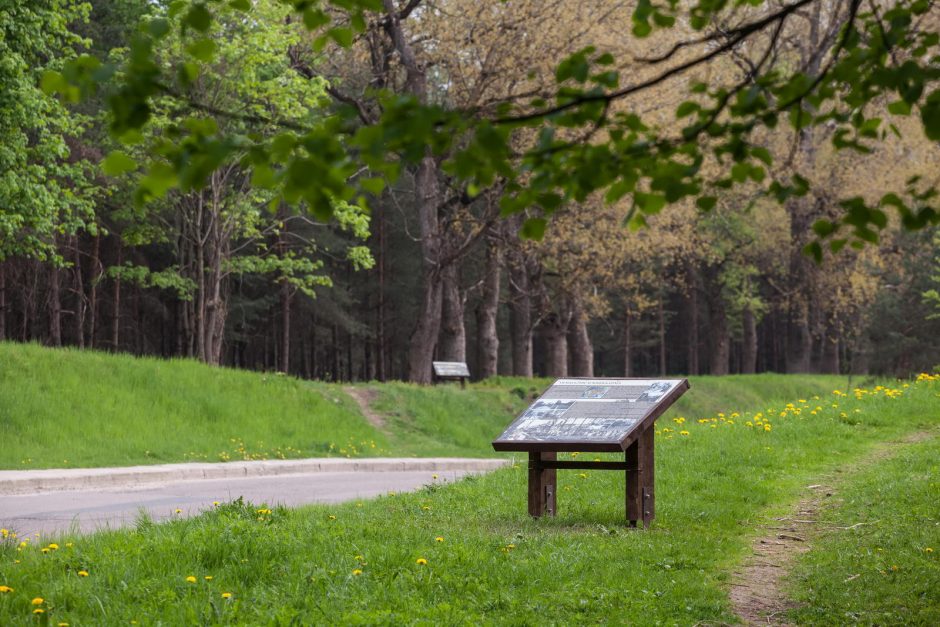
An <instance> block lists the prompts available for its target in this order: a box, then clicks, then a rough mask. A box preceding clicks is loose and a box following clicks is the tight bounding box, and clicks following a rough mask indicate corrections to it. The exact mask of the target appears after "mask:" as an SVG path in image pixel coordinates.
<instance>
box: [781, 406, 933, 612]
mask: <svg viewBox="0 0 940 627" xmlns="http://www.w3.org/2000/svg"><path fill="white" fill-rule="evenodd" d="M935 411H936V409H935ZM818 522H819V525H821V528H822V529H824V530H825V529H827V530H828V531H826V532H825V533H824V535H823V536H822V537H820V538H819V539H817V541H816V542H814V544H813V548H812V550H810V552H809V553H807V554H806V555H805V556H804V557H803V558H802V559H801V560H800V562H799V564H798V566H797V568H796V569H795V571H794V573H793V576H792V579H791V581H792V584H793V587H792V590H791V593H792V596H793V598H794V599H795V600H796V601H797V602H799V603H800V605H801V607H800V608H799V609H798V610H795V611H793V612H791V613H790V614H789V616H788V618H789V620H791V621H792V622H793V623H795V624H799V625H831V624H833V623H843V624H857V625H940V432H936V431H935V432H934V433H933V437H932V438H931V439H930V440H928V441H925V442H921V443H918V444H912V445H909V446H906V447H904V448H903V449H900V450H899V451H898V453H897V455H895V456H894V457H892V458H890V459H888V460H885V461H883V462H880V463H878V464H876V465H872V466H870V467H868V468H866V469H865V470H864V471H862V472H860V473H859V474H858V475H856V476H853V477H850V478H849V479H848V480H847V481H846V482H845V483H844V484H843V485H841V486H840V487H839V489H838V493H837V499H836V501H835V502H834V503H833V504H832V505H831V506H830V507H827V508H826V509H824V510H823V512H822V516H821V517H820V520H819V521H818Z"/></svg>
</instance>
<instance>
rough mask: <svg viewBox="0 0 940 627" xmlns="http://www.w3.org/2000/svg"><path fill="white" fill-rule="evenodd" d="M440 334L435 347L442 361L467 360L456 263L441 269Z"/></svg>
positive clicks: (461, 296) (465, 336)
mask: <svg viewBox="0 0 940 627" xmlns="http://www.w3.org/2000/svg"><path fill="white" fill-rule="evenodd" d="M441 279H442V281H441V335H440V338H439V343H438V347H437V354H438V357H439V358H440V359H441V360H443V361H461V362H466V361H467V328H466V325H465V322H464V308H465V307H464V297H463V294H462V293H461V290H460V272H459V269H458V267H457V265H456V264H453V263H451V264H448V265H447V266H445V267H444V269H443V270H442V271H441Z"/></svg>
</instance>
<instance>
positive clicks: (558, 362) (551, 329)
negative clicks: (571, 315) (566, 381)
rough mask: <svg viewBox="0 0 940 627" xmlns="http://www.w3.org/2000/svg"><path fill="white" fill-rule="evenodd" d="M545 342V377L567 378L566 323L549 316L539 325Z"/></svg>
mask: <svg viewBox="0 0 940 627" xmlns="http://www.w3.org/2000/svg"><path fill="white" fill-rule="evenodd" d="M541 334H542V338H543V339H544V340H545V376H547V377H567V376H568V321H567V320H562V318H561V316H558V315H557V314H554V313H553V314H549V315H548V317H546V318H545V320H544V321H543V322H542V325H541Z"/></svg>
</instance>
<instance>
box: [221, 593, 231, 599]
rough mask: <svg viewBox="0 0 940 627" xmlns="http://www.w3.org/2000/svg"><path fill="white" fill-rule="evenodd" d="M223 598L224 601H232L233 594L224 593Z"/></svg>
mask: <svg viewBox="0 0 940 627" xmlns="http://www.w3.org/2000/svg"><path fill="white" fill-rule="evenodd" d="M222 598H223V599H231V598H232V593H231V592H223V593H222Z"/></svg>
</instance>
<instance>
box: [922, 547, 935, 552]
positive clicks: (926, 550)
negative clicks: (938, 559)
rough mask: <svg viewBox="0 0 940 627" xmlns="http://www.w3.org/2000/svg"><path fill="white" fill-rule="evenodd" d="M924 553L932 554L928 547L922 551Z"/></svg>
mask: <svg viewBox="0 0 940 627" xmlns="http://www.w3.org/2000/svg"><path fill="white" fill-rule="evenodd" d="M924 553H933V549H932V548H930V547H929V546H928V547H927V548H926V549H924Z"/></svg>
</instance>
